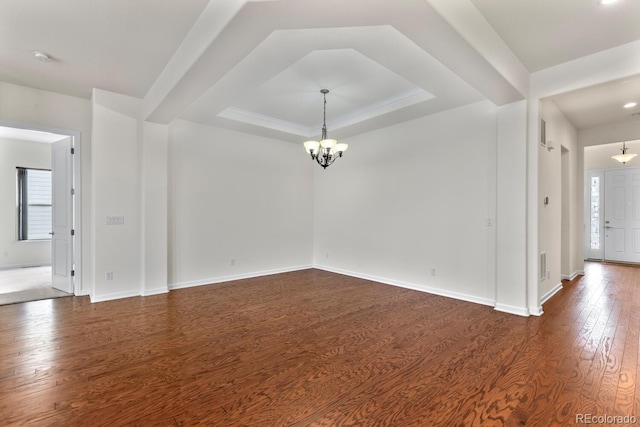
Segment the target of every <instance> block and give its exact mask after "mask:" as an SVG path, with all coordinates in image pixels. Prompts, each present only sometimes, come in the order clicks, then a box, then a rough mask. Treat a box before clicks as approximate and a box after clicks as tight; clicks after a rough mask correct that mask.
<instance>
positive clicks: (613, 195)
mask: <svg viewBox="0 0 640 427" xmlns="http://www.w3.org/2000/svg"><path fill="white" fill-rule="evenodd" d="M604 185H605V191H604V194H605V197H604V198H605V211H604V213H605V217H604V235H605V244H604V252H605V256H604V257H605V260H607V261H622V262H640V169H637V168H634V169H631V168H629V169H627V168H624V169H615V170H608V171H605V179H604Z"/></svg>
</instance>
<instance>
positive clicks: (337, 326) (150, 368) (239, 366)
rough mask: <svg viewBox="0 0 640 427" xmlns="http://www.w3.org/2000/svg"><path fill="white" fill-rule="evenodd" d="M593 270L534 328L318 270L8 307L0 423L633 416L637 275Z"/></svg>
mask: <svg viewBox="0 0 640 427" xmlns="http://www.w3.org/2000/svg"><path fill="white" fill-rule="evenodd" d="M586 268H587V275H586V276H585V277H583V278H579V279H576V280H574V281H573V282H565V284H564V289H563V290H562V291H560V292H559V293H558V294H557V295H556V296H555V297H554V298H552V299H551V300H550V301H549V302H548V303H547V304H545V306H544V311H545V314H544V315H543V316H542V317H530V318H522V317H518V316H514V315H509V314H504V313H500V312H497V311H495V310H493V309H492V308H491V307H486V306H481V305H475V304H471V303H466V302H462V301H456V300H452V299H447V298H443V297H438V296H433V295H429V294H424V293H419V292H415V291H411V290H406V289H401V288H396V287H392V286H386V285H381V284H377V283H372V282H368V281H365V280H360V279H354V278H350V277H345V276H340V275H336V274H332V273H328V272H324V271H319V270H305V271H299V272H292V273H286V274H281V275H275V276H268V277H263V278H256V279H247V280H241V281H237V282H231V283H226V284H218V285H211V286H202V287H197V288H190V289H183V290H177V291H173V292H171V293H169V294H165V295H156V296H149V297H145V298H129V299H125V300H119V301H111V302H103V303H98V304H91V303H90V302H89V301H88V299H87V298H86V297H71V298H63V299H57V300H47V301H35V302H30V303H25V304H16V305H10V306H3V307H0V329H1V330H0V425H3V426H5V425H29V426H32V425H35V426H39V425H43V426H49V425H51V426H101V425H105V426H106V425H110V426H120V425H140V426H148V425H151V426H164V425H166V426H168V425H173V426H191V425H211V426H240V425H242V426H290V425H294V426H335V425H339V426H356V425H359V426H457V425H460V426H475V425H477V426H480V425H481V426H492V425H496V426H502V425H507V426H522V425H527V426H535V427H537V426H551V425H559V426H564V425H584V424H582V423H581V422H580V421H582V420H584V419H582V418H576V417H580V415H579V414H592V416H603V415H609V416H637V417H638V418H640V407H639V406H640V392H638V384H639V382H640V377H639V376H640V370H639V369H638V364H639V363H640V360H639V359H638V346H639V343H640V340H639V332H640V290H638V284H639V282H640V268H637V267H630V266H619V265H605V264H599V263H587V265H586ZM637 422H638V423H640V420H638V421H637Z"/></svg>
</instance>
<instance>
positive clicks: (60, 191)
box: [51, 137, 73, 293]
mask: <svg viewBox="0 0 640 427" xmlns="http://www.w3.org/2000/svg"><path fill="white" fill-rule="evenodd" d="M51 160H52V161H51V177H52V178H51V179H52V184H53V185H52V189H53V191H52V207H53V212H52V223H53V234H52V236H51V258H52V259H51V265H52V268H51V270H52V276H53V277H52V285H53V287H54V288H56V289H60V290H61V291H64V292H69V293H73V276H72V270H73V236H72V224H73V222H72V219H73V216H72V212H73V197H72V194H71V191H72V190H71V188H72V182H73V180H72V171H73V169H72V163H71V137H69V138H65V139H63V140H61V141H58V142H55V143H53V148H52V159H51Z"/></svg>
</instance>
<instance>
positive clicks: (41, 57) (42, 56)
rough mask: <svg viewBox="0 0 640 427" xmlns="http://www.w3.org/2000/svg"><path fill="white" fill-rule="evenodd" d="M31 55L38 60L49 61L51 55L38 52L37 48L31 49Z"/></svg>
mask: <svg viewBox="0 0 640 427" xmlns="http://www.w3.org/2000/svg"><path fill="white" fill-rule="evenodd" d="M33 56H35V58H36V59H37V60H38V61H40V62H51V57H50V56H49V55H47V54H46V53H44V52H40V51H39V50H34V51H33Z"/></svg>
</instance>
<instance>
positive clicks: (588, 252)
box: [584, 166, 640, 261]
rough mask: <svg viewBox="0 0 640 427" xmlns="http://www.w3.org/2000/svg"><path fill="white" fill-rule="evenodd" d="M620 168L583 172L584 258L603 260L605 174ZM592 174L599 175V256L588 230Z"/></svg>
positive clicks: (629, 168)
mask: <svg viewBox="0 0 640 427" xmlns="http://www.w3.org/2000/svg"><path fill="white" fill-rule="evenodd" d="M620 169H621V168H609V169H594V170H589V171H585V173H584V230H585V233H584V259H585V260H588V259H591V260H599V261H605V260H606V256H605V245H606V243H605V238H604V226H605V224H604V217H605V214H606V212H605V210H606V207H605V175H606V172H607V171H616V170H620ZM624 169H626V170H632V169H635V170H640V166H626V167H625V168H624ZM592 176H598V177H600V250H599V251H598V252H599V256H593V255H595V253H594V251H593V250H592V249H591V232H590V224H591V223H590V219H591V209H590V201H591V197H590V191H589V188H590V181H591V180H590V178H591V177H592Z"/></svg>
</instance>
